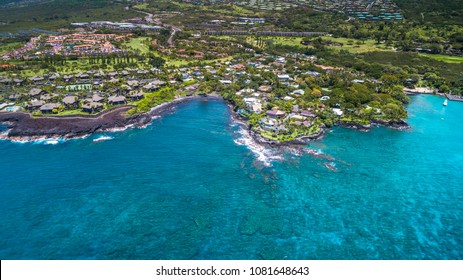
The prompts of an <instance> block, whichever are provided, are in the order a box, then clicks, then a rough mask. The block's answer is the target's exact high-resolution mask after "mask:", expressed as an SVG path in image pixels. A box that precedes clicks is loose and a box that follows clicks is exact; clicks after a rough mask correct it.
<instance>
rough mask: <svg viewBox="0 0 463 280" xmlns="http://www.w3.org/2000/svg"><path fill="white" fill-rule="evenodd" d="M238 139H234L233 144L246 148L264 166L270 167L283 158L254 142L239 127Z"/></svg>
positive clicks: (247, 132)
mask: <svg viewBox="0 0 463 280" xmlns="http://www.w3.org/2000/svg"><path fill="white" fill-rule="evenodd" d="M237 134H238V135H239V138H237V139H235V140H234V142H235V143H236V144H237V145H240V146H246V147H247V148H248V149H249V150H251V152H253V153H254V154H255V156H256V159H257V160H258V161H260V162H262V163H263V164H264V165H265V166H272V162H273V161H281V160H282V159H283V156H282V155H281V153H280V154H279V153H278V152H277V151H274V150H272V149H269V148H266V147H264V146H263V145H261V144H259V143H257V142H256V141H254V139H253V138H252V136H251V135H250V134H249V131H248V130H246V129H244V128H243V127H240V129H239V130H238V131H237Z"/></svg>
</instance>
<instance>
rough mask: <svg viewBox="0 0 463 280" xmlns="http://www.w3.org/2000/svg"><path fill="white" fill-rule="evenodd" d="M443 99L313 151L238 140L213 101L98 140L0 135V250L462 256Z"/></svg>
mask: <svg viewBox="0 0 463 280" xmlns="http://www.w3.org/2000/svg"><path fill="white" fill-rule="evenodd" d="M442 101H443V99H442V98H439V97H436V96H417V97H414V98H413V101H412V103H411V104H410V106H409V108H408V109H409V114H410V118H409V122H410V124H411V125H412V129H411V131H395V130H391V129H387V128H375V129H373V130H372V131H370V132H367V133H366V132H358V131H353V130H348V129H342V128H336V129H334V130H333V131H332V132H331V133H329V134H328V135H327V136H326V137H325V138H324V139H323V140H321V141H319V142H315V143H311V144H310V145H309V147H310V148H312V149H316V150H320V151H322V152H323V153H324V154H325V155H326V156H324V157H321V158H317V157H313V156H311V155H308V154H304V155H301V156H296V155H293V154H291V153H283V154H282V155H279V154H278V153H277V151H260V155H258V154H256V153H254V152H252V151H250V149H249V148H248V147H247V146H245V145H238V143H243V142H246V141H248V140H249V139H246V138H244V137H243V135H242V134H240V132H242V130H240V128H239V127H238V126H236V125H234V124H233V123H232V121H231V120H230V114H229V112H228V110H227V107H226V105H225V104H223V103H222V102H219V101H208V102H204V101H194V102H191V103H188V104H184V105H181V106H179V107H178V108H177V110H176V112H175V113H174V114H171V115H166V116H164V117H162V118H160V119H158V120H155V121H154V122H153V124H152V125H150V126H149V127H147V128H146V129H133V130H127V131H124V132H117V133H111V134H108V135H110V136H112V137H114V139H112V140H109V141H104V142H98V143H96V142H93V139H94V138H96V137H98V136H97V135H95V136H91V137H89V138H86V139H80V140H72V141H67V142H65V143H60V144H57V145H45V144H43V143H41V144H37V143H26V144H20V143H11V142H7V141H0V159H1V163H0V202H1V206H2V209H1V215H0V223H1V227H0V258H1V259H262V258H264V259H462V258H463V204H462V203H461V202H462V201H463V131H462V130H461V124H460V123H461V119H462V118H463V103H457V102H449V106H448V107H445V108H444V107H443V106H442ZM258 148H259V147H254V149H255V150H258ZM278 157H280V158H281V159H282V160H277V161H273V162H272V163H271V166H268V165H265V164H264V163H263V162H262V159H267V160H270V159H272V158H274V159H275V158H278ZM259 159H260V160H259ZM325 163H330V164H331V165H333V166H335V168H336V169H337V170H338V171H337V172H335V171H332V170H330V169H328V168H326V166H325Z"/></svg>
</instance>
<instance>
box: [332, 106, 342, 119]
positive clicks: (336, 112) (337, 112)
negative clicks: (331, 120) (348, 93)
mask: <svg viewBox="0 0 463 280" xmlns="http://www.w3.org/2000/svg"><path fill="white" fill-rule="evenodd" d="M333 113H334V114H335V115H336V116H338V117H340V116H342V115H343V114H344V112H343V111H342V110H341V109H339V108H333Z"/></svg>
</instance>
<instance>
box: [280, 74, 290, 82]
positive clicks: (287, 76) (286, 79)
mask: <svg viewBox="0 0 463 280" xmlns="http://www.w3.org/2000/svg"><path fill="white" fill-rule="evenodd" d="M290 79H291V78H290V77H289V75H287V74H284V75H278V80H280V82H289V80H290Z"/></svg>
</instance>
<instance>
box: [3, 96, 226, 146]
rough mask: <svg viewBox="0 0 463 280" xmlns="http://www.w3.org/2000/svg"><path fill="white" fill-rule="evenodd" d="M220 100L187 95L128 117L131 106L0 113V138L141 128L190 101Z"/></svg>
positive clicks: (73, 135)
mask: <svg viewBox="0 0 463 280" xmlns="http://www.w3.org/2000/svg"><path fill="white" fill-rule="evenodd" d="M194 99H198V100H203V99H206V100H209V99H219V100H220V99H221V97H220V96H218V95H208V96H189V97H182V98H178V99H175V100H173V101H172V102H168V103H164V104H161V105H159V106H156V107H154V108H152V109H151V110H150V111H149V112H147V113H142V114H137V115H134V116H128V115H127V111H129V110H130V109H131V108H133V106H123V107H117V108H114V109H111V110H109V111H105V112H102V113H100V114H98V115H96V116H65V117H53V116H50V117H48V116H47V117H33V116H32V115H31V114H29V113H24V112H14V113H0V124H4V125H6V126H7V132H5V133H3V134H2V135H0V139H6V140H12V141H36V140H41V139H58V138H59V139H66V140H67V139H73V138H82V137H85V136H87V135H90V134H92V133H98V132H105V131H109V130H123V129H126V128H129V127H144V126H146V125H148V124H149V123H151V121H152V120H153V118H154V117H156V116H159V115H162V114H165V113H168V112H171V111H173V108H174V107H175V106H176V105H179V104H183V103H186V102H189V101H191V100H194Z"/></svg>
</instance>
